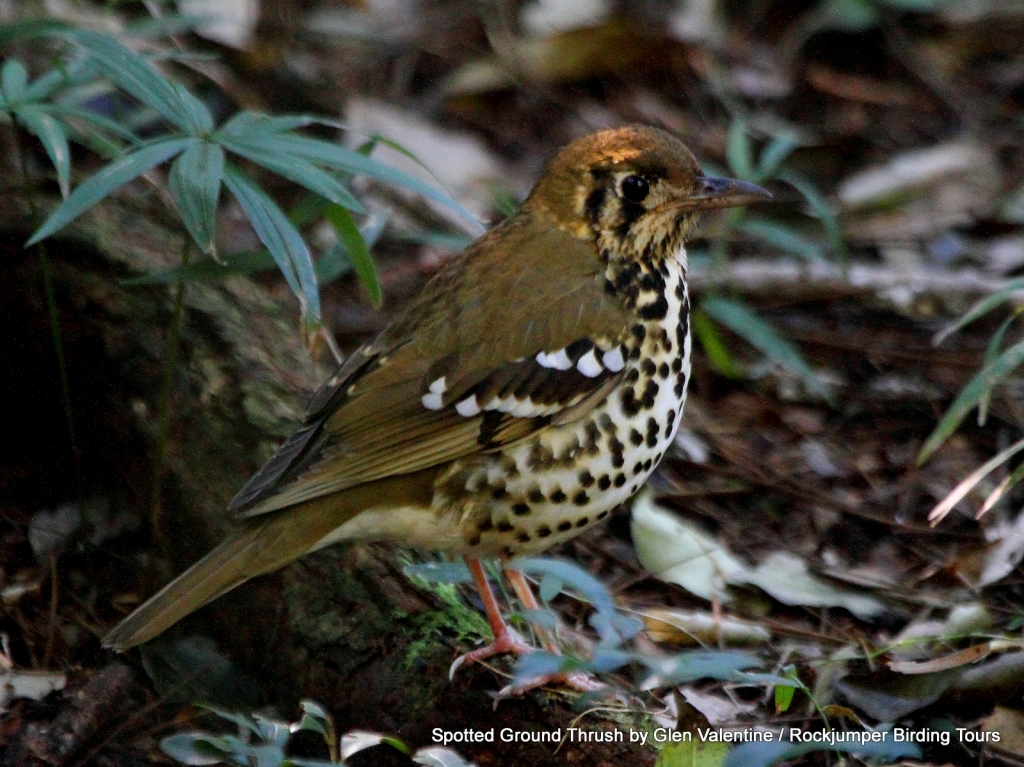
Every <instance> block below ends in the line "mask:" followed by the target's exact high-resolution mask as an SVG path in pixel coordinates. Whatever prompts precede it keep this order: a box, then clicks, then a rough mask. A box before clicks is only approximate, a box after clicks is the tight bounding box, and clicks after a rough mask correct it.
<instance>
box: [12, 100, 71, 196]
mask: <svg viewBox="0 0 1024 767" xmlns="http://www.w3.org/2000/svg"><path fill="white" fill-rule="evenodd" d="M14 114H15V116H16V117H17V118H18V120H19V121H20V122H21V124H22V125H24V126H25V127H26V128H27V129H28V130H29V132H30V133H32V134H33V135H35V136H36V138H38V139H39V141H40V142H41V143H42V145H43V149H45V150H46V154H47V155H48V156H49V158H50V162H52V163H53V167H54V170H56V171H57V183H58V184H59V185H60V194H61V196H62V197H64V198H65V199H67V196H68V193H69V192H70V189H71V148H70V147H69V146H68V136H67V133H65V132H64V127H63V126H62V125H61V124H60V123H59V122H58V121H57V120H55V119H54V118H53V117H51V116H50V115H48V114H47V113H46V112H44V111H43V110H41V109H39V108H38V107H37V106H36V105H35V104H24V105H22V106H19V107H16V108H15V109H14Z"/></svg>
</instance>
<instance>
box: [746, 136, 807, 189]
mask: <svg viewBox="0 0 1024 767" xmlns="http://www.w3.org/2000/svg"><path fill="white" fill-rule="evenodd" d="M798 146H800V143H799V142H798V141H797V140H796V137H795V136H793V135H792V134H790V133H785V134H783V135H781V136H777V137H775V138H773V139H772V140H771V141H770V142H769V143H768V146H766V147H765V148H764V149H763V150H762V151H761V156H760V158H758V162H757V172H756V173H755V174H754V182H755V183H758V184H760V183H761V182H762V181H766V180H768V179H770V178H773V177H774V176H775V174H776V173H777V172H778V170H779V168H781V167H782V163H784V162H785V161H786V158H787V157H789V156H790V155H791V154H793V150H794V149H796V148H797V147H798Z"/></svg>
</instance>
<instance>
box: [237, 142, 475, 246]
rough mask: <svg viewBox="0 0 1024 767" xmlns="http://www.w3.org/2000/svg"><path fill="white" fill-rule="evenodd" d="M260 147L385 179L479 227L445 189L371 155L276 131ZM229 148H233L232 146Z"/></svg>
mask: <svg viewBox="0 0 1024 767" xmlns="http://www.w3.org/2000/svg"><path fill="white" fill-rule="evenodd" d="M221 133H222V131H218V134H221ZM260 147H261V149H262V150H263V151H264V152H265V153H268V154H271V155H277V156H282V157H283V156H287V157H295V158H300V159H302V160H305V161H306V162H309V163H312V164H313V165H317V166H323V167H326V168H330V169H332V170H338V171H344V172H345V173H352V174H356V175H365V176H370V177H371V178H375V179H377V180H378V181H383V182H384V183H385V184H390V185H392V186H399V187H403V188H405V189H410V190H412V191H414V192H417V193H419V194H422V195H423V196H424V197H427V198H429V199H431V200H434V201H435V202H439V203H441V204H443V205H445V206H447V207H449V208H451V209H452V210H454V211H456V212H458V213H459V214H461V215H462V216H464V217H465V218H467V219H468V220H470V221H473V222H474V223H475V224H477V225H478V226H479V225H480V222H479V220H478V219H477V218H476V216H474V215H473V214H472V213H470V212H469V211H468V210H466V209H465V208H464V207H463V206H462V205H460V204H459V203H458V202H456V201H455V200H454V199H452V198H451V197H450V196H449V195H447V194H445V193H444V192H442V191H440V190H438V189H435V188H434V187H432V186H430V185H429V184H425V183H423V182H422V181H420V180H419V179H416V178H413V177H412V176H410V175H409V174H407V173H404V172H402V171H400V170H397V169H395V168H392V167H390V166H388V165H385V164H384V163H382V162H379V161H377V160H374V159H372V158H370V157H364V156H363V155H361V154H360V153H359V152H356V151H353V150H351V149H347V148H346V147H343V146H341V145H340V144H334V143H331V142H328V141H321V140H319V139H312V138H307V137H305V136H298V135H295V134H289V133H275V134H271V135H267V136H264V137H262V138H261V140H260ZM228 148H229V149H230V148H231V147H228ZM232 151H233V150H232Z"/></svg>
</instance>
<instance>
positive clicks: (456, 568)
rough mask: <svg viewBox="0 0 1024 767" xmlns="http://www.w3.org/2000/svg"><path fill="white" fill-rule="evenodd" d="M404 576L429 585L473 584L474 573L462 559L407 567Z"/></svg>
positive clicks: (404, 568) (403, 569)
mask: <svg viewBox="0 0 1024 767" xmlns="http://www.w3.org/2000/svg"><path fill="white" fill-rule="evenodd" d="M402 574H403V575H404V576H406V577H407V578H421V579H422V580H424V581H426V582H427V583H472V582H473V573H471V572H470V571H469V568H468V567H467V566H466V563H465V562H463V561H462V560H461V559H460V560H457V561H454V562H423V563H421V564H418V565H406V566H405V567H403V568H402Z"/></svg>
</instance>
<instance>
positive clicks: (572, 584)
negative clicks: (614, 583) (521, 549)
mask: <svg viewBox="0 0 1024 767" xmlns="http://www.w3.org/2000/svg"><path fill="white" fill-rule="evenodd" d="M509 566H510V567H511V568H512V569H513V570H519V571H520V572H523V573H533V574H536V575H545V576H547V575H551V576H554V577H555V578H558V579H559V580H561V581H562V583H564V584H565V585H566V586H568V587H569V588H571V589H574V590H576V591H577V592H579V594H580V595H581V596H582V597H584V598H585V599H586V600H587V601H589V602H590V603H591V604H592V605H593V606H594V608H595V609H596V610H598V611H599V612H604V613H611V612H614V611H615V602H614V601H613V600H612V595H611V593H610V592H609V591H608V589H607V588H606V587H605V585H604V584H603V583H601V581H599V580H598V579H597V578H595V577H594V576H593V575H591V574H590V573H588V572H587V571H586V570H584V569H583V568H581V567H578V566H577V565H574V564H572V563H570V562H563V561H562V560H559V559H548V558H545V557H522V558H519V559H514V560H512V562H511V564H510V565H509Z"/></svg>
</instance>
